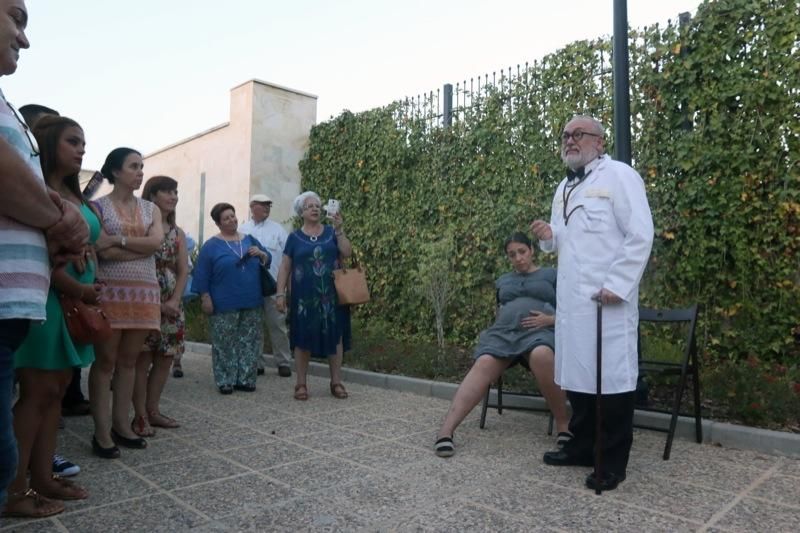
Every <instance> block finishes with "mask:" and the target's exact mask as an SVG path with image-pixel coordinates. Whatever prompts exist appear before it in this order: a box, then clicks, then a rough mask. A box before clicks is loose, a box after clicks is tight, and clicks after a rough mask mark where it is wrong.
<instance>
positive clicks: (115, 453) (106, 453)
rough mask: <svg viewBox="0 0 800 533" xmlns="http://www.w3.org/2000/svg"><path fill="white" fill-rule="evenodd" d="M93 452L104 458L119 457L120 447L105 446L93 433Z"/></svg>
mask: <svg viewBox="0 0 800 533" xmlns="http://www.w3.org/2000/svg"><path fill="white" fill-rule="evenodd" d="M92 453H94V454H95V455H96V456H97V457H101V458H103V459H119V448H117V447H116V446H112V447H111V448H103V447H102V446H100V443H99V442H97V438H96V437H95V436H94V435H92Z"/></svg>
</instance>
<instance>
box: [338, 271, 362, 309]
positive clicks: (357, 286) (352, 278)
mask: <svg viewBox="0 0 800 533" xmlns="http://www.w3.org/2000/svg"><path fill="white" fill-rule="evenodd" d="M333 283H334V285H336V294H337V296H338V297H339V305H359V304H365V303H367V302H368V301H369V288H368V287H367V274H366V272H364V269H363V268H362V267H361V266H360V265H359V266H356V267H355V268H342V269H339V270H334V271H333Z"/></svg>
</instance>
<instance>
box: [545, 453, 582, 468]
mask: <svg viewBox="0 0 800 533" xmlns="http://www.w3.org/2000/svg"><path fill="white" fill-rule="evenodd" d="M544 464H546V465H550V466H593V465H594V461H593V460H592V458H591V457H582V456H580V455H570V454H568V453H567V452H565V451H564V450H558V451H556V452H545V454H544Z"/></svg>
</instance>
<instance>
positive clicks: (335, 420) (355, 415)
mask: <svg viewBox="0 0 800 533" xmlns="http://www.w3.org/2000/svg"><path fill="white" fill-rule="evenodd" d="M306 418H310V419H312V420H320V421H322V422H325V423H327V424H331V425H334V426H337V427H348V426H357V425H359V424H363V423H365V422H370V421H372V420H379V419H381V418H383V416H381V415H380V414H377V413H374V412H372V411H371V410H365V409H362V408H359V407H348V408H347V409H338V410H336V411H330V412H327V413H312V414H308V415H306Z"/></svg>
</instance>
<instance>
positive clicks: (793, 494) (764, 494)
mask: <svg viewBox="0 0 800 533" xmlns="http://www.w3.org/2000/svg"><path fill="white" fill-rule="evenodd" d="M748 496H752V497H754V498H756V497H757V498H763V499H765V500H768V501H769V502H771V503H784V504H786V505H792V506H795V507H797V508H798V509H800V479H798V478H796V477H793V476H782V475H772V476H770V477H768V478H767V479H765V480H764V481H763V482H761V483H760V484H759V485H758V486H757V487H756V488H755V489H753V490H752V491H751V492H750V494H748Z"/></svg>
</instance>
